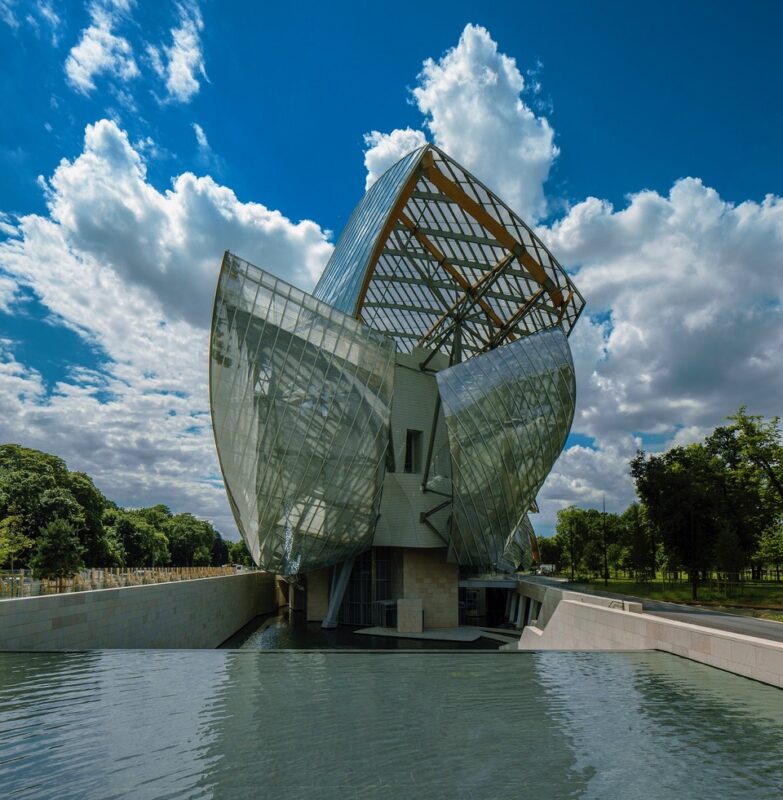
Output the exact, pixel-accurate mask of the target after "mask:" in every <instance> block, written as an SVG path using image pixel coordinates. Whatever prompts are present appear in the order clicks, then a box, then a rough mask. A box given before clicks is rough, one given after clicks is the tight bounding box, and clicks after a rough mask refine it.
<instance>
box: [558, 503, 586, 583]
mask: <svg viewBox="0 0 783 800" xmlns="http://www.w3.org/2000/svg"><path fill="white" fill-rule="evenodd" d="M555 539H556V540H557V542H558V545H559V547H560V550H561V553H562V558H563V562H564V564H563V566H564V567H565V568H567V569H568V570H569V571H570V573H571V580H572V581H573V580H574V579H575V577H576V574H577V573H578V572H579V571H580V569H581V568H582V559H583V556H584V552H585V547H586V545H587V543H588V526H587V518H586V515H585V512H584V511H583V510H582V509H580V508H577V507H576V506H568V507H567V508H561V509H560V511H558V512H557V523H556V525H555Z"/></svg>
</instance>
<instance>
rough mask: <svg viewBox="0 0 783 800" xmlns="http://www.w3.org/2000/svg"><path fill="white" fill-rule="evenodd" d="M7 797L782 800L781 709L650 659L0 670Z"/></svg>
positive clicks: (11, 666)
mask: <svg viewBox="0 0 783 800" xmlns="http://www.w3.org/2000/svg"><path fill="white" fill-rule="evenodd" d="M0 794H2V796H3V797H13V798H23V797H24V798H27V797H29V798H113V797H139V798H163V797H215V798H244V797H254V798H256V797H257V798H278V797H279V798H281V800H291V798H299V797H307V798H311V797H312V798H332V797H335V798H360V797H361V798H371V797H393V798H441V797H442V798H537V800H546V799H548V798H566V797H569V798H570V797H574V798H577V797H579V798H596V799H597V800H614V799H615V798H629V800H634V799H635V798H650V799H651V800H652V799H654V798H666V800H672V799H673V798H680V797H683V798H705V800H706V798H709V800H716V798H721V799H722V798H774V799H775V800H779V798H781V797H783V692H781V691H780V690H778V689H773V688H771V687H767V686H764V685H762V684H758V683H754V682H752V681H748V680H745V679H743V678H739V677H737V676H733V675H729V674H727V673H723V672H719V671H717V670H714V669H711V668H709V667H705V666H701V665H699V664H695V663H692V662H688V661H684V660H680V659H678V658H676V657H674V656H669V655H666V654H663V653H649V654H638V653H636V654H626V653H500V652H469V653H454V652H447V651H444V652H440V653H421V652H416V651H400V652H375V653H367V652H340V651H332V652H319V651H310V652H291V651H289V652H285V651H271V652H258V651H255V652H254V651H228V650H217V651H108V652H95V653H81V654H57V655H56V654H15V653H14V654H0Z"/></svg>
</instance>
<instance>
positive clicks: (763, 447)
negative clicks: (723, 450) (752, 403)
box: [715, 406, 783, 507]
mask: <svg viewBox="0 0 783 800" xmlns="http://www.w3.org/2000/svg"><path fill="white" fill-rule="evenodd" d="M729 421H730V422H731V425H729V426H726V427H724V428H718V429H717V430H716V431H715V434H716V435H718V436H719V437H721V438H732V439H734V440H735V442H736V444H737V447H738V449H739V451H740V453H741V454H742V456H743V457H744V458H745V459H747V461H749V462H750V463H752V464H754V465H755V466H756V467H757V468H758V469H759V470H761V472H762V473H763V474H764V477H765V478H766V480H767V481H768V482H769V487H770V489H771V490H772V491H773V492H774V493H775V496H776V499H777V501H778V504H779V507H781V505H783V440H782V438H781V431H780V418H779V417H773V418H772V419H771V420H765V419H764V418H763V417H760V416H755V415H753V414H748V413H747V411H746V408H745V406H741V407H740V409H739V410H738V411H737V413H736V414H734V415H733V416H731V417H729Z"/></svg>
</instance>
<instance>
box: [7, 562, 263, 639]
mask: <svg viewBox="0 0 783 800" xmlns="http://www.w3.org/2000/svg"><path fill="white" fill-rule="evenodd" d="M274 584H275V579H274V576H273V575H268V574H266V573H261V572H248V573H241V574H238V575H227V576H220V577H217V578H200V579H197V580H185V581H173V582H171V583H156V584H149V585H145V586H130V587H125V588H121V589H100V590H97V591H87V592H74V593H69V594H60V595H46V596H41V597H24V598H19V599H14V600H3V601H0V650H6V651H7V650H39V651H41V650H99V649H109V648H200V647H204V648H212V647H217V646H218V645H219V644H221V643H222V642H224V641H225V640H226V639H228V637H229V636H231V635H232V634H234V633H236V631H238V630H239V629H240V628H241V627H242V626H243V625H245V624H247V623H248V622H249V621H250V620H251V619H252V618H253V617H254V616H256V615H258V614H263V613H267V612H271V611H274V609H275V607H276V602H275V591H274V589H275V586H274Z"/></svg>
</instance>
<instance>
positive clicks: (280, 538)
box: [210, 253, 395, 576]
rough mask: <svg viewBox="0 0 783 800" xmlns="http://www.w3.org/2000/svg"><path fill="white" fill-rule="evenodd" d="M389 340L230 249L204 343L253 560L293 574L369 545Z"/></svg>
mask: <svg viewBox="0 0 783 800" xmlns="http://www.w3.org/2000/svg"><path fill="white" fill-rule="evenodd" d="M394 353H395V347H394V344H393V342H391V340H389V339H387V338H386V337H384V336H383V335H382V334H380V333H376V332H375V331H372V330H370V329H369V328H367V327H365V326H363V325H362V324H361V323H359V322H357V321H356V320H355V319H352V318H351V317H349V316H347V315H346V314H344V313H342V312H341V311H338V310H336V309H334V308H331V307H330V306H328V305H326V304H325V303H321V302H319V301H317V300H316V299H315V298H313V297H311V296H310V295H308V294H306V293H304V292H302V291H300V290H299V289H296V288H294V287H293V286H290V285H288V284H287V283H285V282H284V281H281V280H279V279H277V278H275V277H273V276H272V275H269V274H267V273H265V272H263V271H262V270H260V269H258V268H257V267H254V266H253V265H251V264H249V263H248V262H246V261H243V260H241V259H239V258H237V257H236V256H234V255H231V254H230V253H226V255H225V257H224V259H223V266H222V269H221V273H220V278H219V282H218V289H217V295H216V299H215V308H214V314H213V320H212V335H211V344H210V395H211V407H212V420H213V427H214V432H215V442H216V445H217V450H218V457H219V460H220V465H221V469H222V472H223V477H224V480H225V484H226V490H227V492H228V497H229V501H230V504H231V508H232V511H233V513H234V517H235V519H236V522H237V525H238V527H239V530H240V532H241V533H242V536H243V537H244V539H245V542H246V543H247V545H248V549H249V550H250V552H251V554H252V556H253V559H254V560H255V562H256V563H257V564H258V565H259V566H261V567H262V568H264V569H266V570H268V571H271V572H275V573H278V574H280V575H285V576H290V575H294V574H298V573H303V572H308V571H310V570H313V569H317V568H319V567H323V566H329V565H331V564H335V563H338V562H340V561H344V560H345V559H346V558H349V557H351V556H353V555H356V554H358V553H360V552H362V551H363V550H366V549H367V548H368V547H370V545H371V542H372V536H373V532H374V530H375V522H376V518H377V514H378V506H379V502H380V490H381V486H382V482H383V470H384V455H385V450H386V443H387V442H388V439H389V418H390V408H391V394H392V376H393V363H394Z"/></svg>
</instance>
